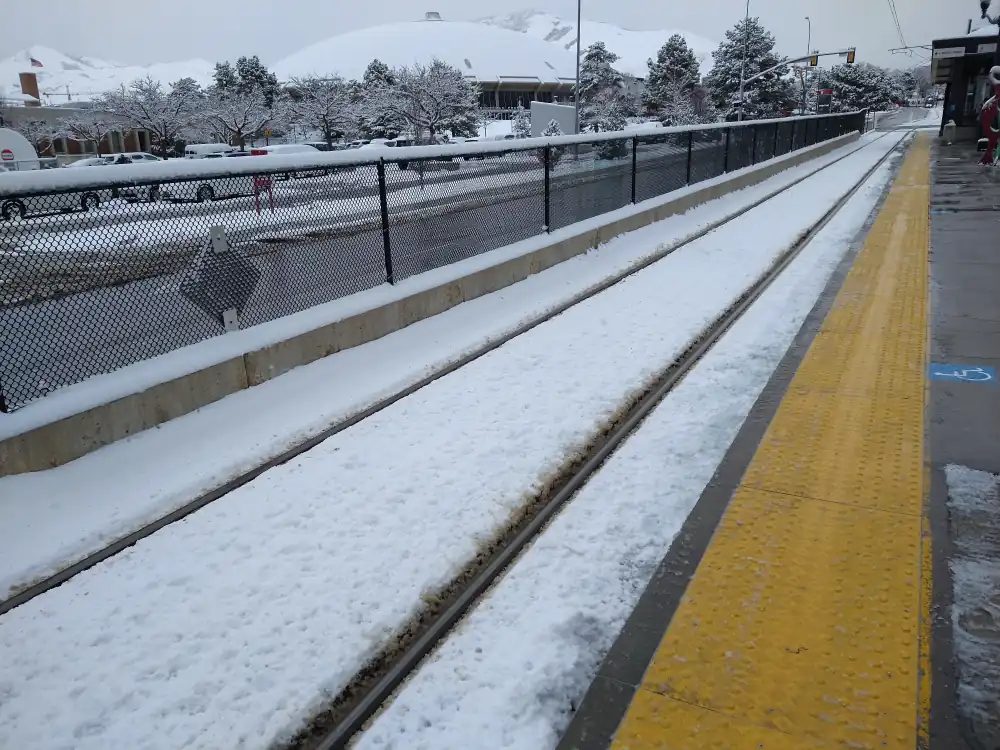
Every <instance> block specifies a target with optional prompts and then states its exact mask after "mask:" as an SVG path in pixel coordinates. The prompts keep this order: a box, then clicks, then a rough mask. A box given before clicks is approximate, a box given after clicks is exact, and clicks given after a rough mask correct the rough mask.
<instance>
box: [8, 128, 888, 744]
mask: <svg viewBox="0 0 1000 750" xmlns="http://www.w3.org/2000/svg"><path fill="white" fill-rule="evenodd" d="M894 140H896V138H895V137H889V138H886V139H884V140H882V141H879V143H878V144H877V145H876V146H874V147H872V148H870V149H865V150H864V151H862V152H860V153H858V154H856V155H854V156H851V157H849V158H848V159H846V160H844V161H843V162H840V163H839V164H836V165H834V166H832V167H830V169H828V170H826V171H825V172H823V174H822V175H819V176H817V177H816V178H814V179H813V181H812V184H813V185H814V189H813V190H812V191H794V192H791V193H786V194H783V195H782V196H781V197H779V198H777V199H775V200H773V201H770V202H769V203H767V204H765V205H764V206H761V207H760V208H759V209H756V210H754V211H753V212H751V213H749V214H746V215H745V216H743V217H740V218H739V219H736V220H734V221H733V222H731V223H730V224H727V225H726V226H725V227H722V228H720V229H719V230H717V231H715V232H712V233H711V234H710V235H707V236H706V237H705V238H702V239H701V240H698V241H695V242H694V243H692V244H690V245H687V246H685V247H683V248H681V249H679V250H678V251H676V252H675V253H673V254H672V255H670V256H669V257H667V258H666V259H664V260H663V261H661V262H659V263H657V264H655V265H654V266H651V267H650V268H648V269H646V270H644V271H642V272H641V273H639V274H636V275H635V276H633V277H631V278H630V279H628V280H626V281H624V282H622V283H621V284H619V285H617V286H615V287H613V288H612V289H610V290H608V291H607V292H605V293H603V294H601V295H598V296H597V297H594V298H592V299H590V300H588V301H586V302H584V303H581V304H580V305H577V306H576V307H574V308H573V309H571V310H570V311H568V312H567V313H565V314H563V315H561V316H559V317H557V318H555V319H553V320H552V321H549V322H548V323H545V324H543V325H541V326H539V327H538V328H536V329H534V330H533V331H531V332H529V333H527V334H524V335H522V336H520V337H518V338H517V339H515V340H514V341H512V342H511V343H509V344H508V345H506V346H504V347H502V348H501V349H499V350H497V351H495V352H493V353H491V354H488V355H486V356H484V357H482V358H481V359H479V360H477V361H476V362H474V363H472V364H471V365H469V366H467V367H465V368H463V369H462V370H460V371H458V372H456V373H453V374H452V375H449V376H447V377H445V378H442V379H441V380H439V381H436V382H435V383H434V384H432V385H430V386H428V387H426V388H424V389H422V390H421V391H419V392H418V393H416V394H414V395H412V396H410V397H408V398H406V399H404V400H402V401H400V402H399V403H397V404H395V405H394V406H392V407H389V408H388V409H385V410H383V411H382V412H380V413H379V414H377V415H375V416H373V417H371V418H369V419H367V420H365V421H364V422H362V423H360V424H358V425H356V426H354V427H352V428H350V429H348V430H346V431H344V432H342V433H340V434H338V435H337V436H335V437H333V438H331V439H329V440H327V441H326V442H325V443H323V444H322V445H321V446H319V447H317V448H316V449H314V450H312V451H310V452H309V453H307V454H305V455H303V456H301V457H299V458H298V459H296V460H294V461H291V462H289V463H287V464H285V465H282V466H280V467H278V468H276V469H274V470H272V471H270V472H268V473H266V474H264V475H263V476H261V477H259V478H258V479H257V480H255V481H254V482H252V483H251V484H249V485H247V486H245V487H243V488H241V489H240V490H237V491H235V492H233V493H231V494H230V495H228V496H226V497H225V498H223V499H222V500H220V501H218V502H216V503H214V504H212V505H210V506H208V507H207V508H205V509H203V510H202V511H200V512H199V513H197V514H195V515H193V516H191V517H189V518H188V519H186V520H185V521H183V522H180V523H177V524H174V525H172V526H170V527H168V528H166V529H164V530H162V531H161V532H159V533H157V534H156V535H154V536H153V537H150V538H149V539H146V540H144V541H142V542H140V543H139V544H137V545H136V546H135V547H133V548H131V549H130V550H128V551H127V552H125V553H123V554H121V555H119V556H118V557H116V558H114V559H112V560H109V561H107V562H106V563H103V564H101V565H100V566H97V567H96V568H94V569H92V570H90V571H88V572H86V573H83V574H81V575H80V576H78V577H76V578H75V579H73V580H72V581H70V582H68V583H67V584H65V585H64V586H62V587H60V588H58V589H56V590H54V591H51V592H49V593H48V594H45V595H43V596H41V597H39V598H37V599H35V600H33V601H31V602H29V603H27V604H25V605H23V606H22V607H19V608H18V609H16V610H14V611H12V612H10V613H8V614H7V615H5V616H4V617H3V618H0V663H3V664H4V669H3V672H2V673H0V695H2V696H3V700H2V702H0V746H5V747H6V746H10V747H19V748H20V747H30V748H32V749H33V750H43V749H44V748H57V747H67V746H72V747H74V748H78V749H79V750H86V749H87V748H102V749H103V748H106V747H133V746H142V747H146V748H164V749H166V748H171V749H172V748H176V747H180V746H192V747H220V746H239V747H244V748H258V747H259V748H264V747H267V746H269V745H270V744H272V743H273V742H275V741H277V740H280V739H282V738H285V737H287V736H288V735H289V734H290V733H291V732H294V731H295V730H296V729H298V728H300V727H301V726H302V725H303V723H304V722H305V721H306V720H307V719H308V717H309V715H310V714H311V713H312V712H313V711H315V710H316V709H317V708H318V707H319V706H321V705H322V704H323V702H324V700H325V699H328V698H329V696H330V695H332V694H335V693H336V692H337V691H338V690H339V689H341V688H342V687H343V686H344V684H345V683H346V682H347V681H348V680H349V679H350V678H351V676H352V675H353V674H354V673H355V672H356V670H357V669H358V668H359V667H360V666H362V665H363V664H364V662H365V661H366V659H367V658H368V657H370V656H371V655H372V654H373V653H374V652H375V651H377V650H378V649H379V648H380V647H381V646H383V645H385V644H386V643H387V642H390V641H391V639H392V637H393V632H394V631H395V630H396V629H397V628H398V627H400V626H401V625H402V624H403V623H404V622H405V621H407V620H408V619H409V618H410V617H412V616H413V615H414V614H415V613H416V612H418V611H420V609H421V606H422V605H421V601H422V599H423V598H424V597H426V596H428V595H433V593H434V592H435V591H436V590H437V589H438V588H439V587H440V586H441V585H442V584H444V583H445V582H447V581H448V580H450V578H451V577H452V576H454V575H455V573H456V572H457V571H459V570H460V569H462V568H463V567H464V566H465V565H466V564H467V562H468V561H469V560H470V558H471V557H472V556H473V555H474V554H475V553H476V551H477V548H478V544H479V543H481V542H482V541H483V540H486V539H489V538H490V537H491V536H492V535H493V534H494V533H495V532H496V531H497V530H498V529H499V528H502V527H503V526H504V525H505V523H506V522H507V520H508V519H509V518H510V516H511V514H512V513H515V512H516V511H517V509H518V508H519V507H520V506H521V505H522V504H523V502H524V501H525V498H526V497H529V496H531V494H532V493H533V492H535V491H537V489H538V488H539V487H540V486H542V485H544V483H545V481H546V478H547V477H548V476H550V475H551V474H552V472H553V471H555V470H557V469H558V468H559V467H560V466H561V465H562V464H563V463H564V462H565V461H566V460H567V459H568V458H570V457H572V456H573V455H575V453H576V452H577V451H578V450H579V448H580V446H581V445H583V444H585V443H586V442H587V440H588V439H589V437H590V436H591V435H593V434H594V431H595V430H596V429H598V427H599V426H600V425H601V424H602V423H603V422H605V421H606V420H607V419H609V418H611V417H612V416H613V415H614V414H615V412H616V410H617V409H618V408H619V406H620V404H621V403H622V402H623V400H624V399H625V398H626V397H627V396H628V395H629V394H630V393H632V392H634V391H635V389H637V388H641V387H642V386H643V384H644V383H645V382H647V381H648V379H649V378H651V377H653V376H655V374H656V373H657V372H658V371H659V370H661V369H662V368H663V367H664V366H666V365H667V364H669V363H670V362H671V361H672V360H673V359H674V358H675V357H676V356H677V355H678V354H679V353H680V352H681V351H683V350H684V349H685V348H686V347H687V346H688V344H689V342H690V341H691V339H692V338H693V337H695V336H697V335H698V334H699V332H700V331H702V330H703V329H704V327H705V326H706V325H708V324H709V323H710V321H711V320H712V319H714V318H715V317H716V316H717V315H718V314H719V313H720V312H721V310H723V309H724V308H726V307H727V306H728V305H729V304H731V302H732V301H733V300H734V299H735V298H736V297H737V296H738V295H739V294H740V293H742V291H743V290H744V289H745V288H746V287H747V286H748V285H749V284H750V283H752V281H753V280H755V279H756V278H757V277H758V276H759V275H760V274H761V273H762V272H763V271H765V270H766V268H767V267H768V266H769V265H770V264H771V262H772V261H773V260H774V258H775V257H776V256H777V255H778V254H780V252H781V251H782V250H783V249H784V248H785V247H787V246H788V245H789V244H790V243H792V242H794V241H795V240H796V239H797V238H798V236H799V235H800V234H801V232H802V230H803V229H804V228H805V227H807V226H808V225H809V224H811V223H812V222H813V221H815V220H816V219H817V218H818V217H819V216H821V215H822V213H823V212H824V211H825V210H826V208H827V207H828V206H829V205H830V204H832V203H833V202H834V201H835V200H836V199H837V198H839V197H840V195H842V194H843V193H844V192H845V191H847V190H848V189H849V188H850V187H851V186H852V185H853V183H854V182H855V181H856V180H857V179H858V177H859V176H860V175H861V174H863V172H864V171H865V170H866V169H867V168H868V167H870V166H871V165H872V164H873V163H874V162H875V161H876V160H877V159H878V158H879V157H881V156H882V155H883V154H884V153H885V150H886V148H888V147H889V146H890V145H891V143H890V142H891V141H894ZM664 227H665V225H664V224H657V225H654V226H651V227H647V228H645V229H643V230H640V231H637V232H634V233H632V234H630V235H627V236H625V237H622V238H619V239H617V240H615V241H613V242H612V243H609V244H608V245H607V246H606V249H607V250H608V251H610V252H615V251H616V250H617V251H619V252H623V253H625V252H629V248H631V249H632V250H631V251H632V252H638V253H642V252H645V253H648V252H650V251H652V249H653V248H654V247H655V246H656V245H657V244H660V243H664V242H669V241H670V240H671V239H674V238H673V237H672V236H671V235H669V234H668V233H667V232H666V231H665V229H664ZM720 269H725V271H724V272H722V271H721V270H720ZM513 293H516V292H513ZM298 399H300V400H307V401H309V406H310V407H311V408H312V407H314V406H315V404H316V400H315V398H314V396H313V394H309V393H307V392H304V391H303V392H300V393H299V394H298ZM289 408H293V407H292V406H291V405H289ZM230 428H231V429H232V430H234V431H238V429H243V425H240V426H239V428H237V427H236V424H233V425H230ZM684 439H685V440H687V437H686V436H685V438H684ZM500 457H502V458H500ZM601 542H602V540H600V539H598V540H595V543H596V544H600V543H601ZM586 544H587V543H586V540H581V542H580V545H581V548H582V547H583V546H584V545H586Z"/></svg>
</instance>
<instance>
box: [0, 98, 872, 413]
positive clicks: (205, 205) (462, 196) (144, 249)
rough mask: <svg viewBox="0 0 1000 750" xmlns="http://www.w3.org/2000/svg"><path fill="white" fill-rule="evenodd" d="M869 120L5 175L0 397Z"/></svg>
mask: <svg viewBox="0 0 1000 750" xmlns="http://www.w3.org/2000/svg"><path fill="white" fill-rule="evenodd" d="M863 129H864V113H854V114H849V115H829V116H823V117H815V118H801V119H795V120H781V121H777V122H761V123H745V124H736V123H732V124H729V125H720V126H718V127H712V128H696V129H690V130H682V131H677V130H674V129H671V130H668V131H667V132H664V133H662V134H660V133H656V132H653V133H649V134H647V133H642V134H636V135H632V136H629V137H625V138H618V139H603V140H597V139H595V140H592V141H583V139H580V138H577V139H566V140H572V141H574V142H573V143H572V144H569V145H548V146H544V147H538V146H533V145H531V142H530V141H507V142H504V145H503V146H502V147H500V148H494V149H493V150H487V149H483V151H482V152H473V151H469V149H468V148H464V149H452V150H451V151H448V150H445V152H446V153H445V152H442V151H441V150H440V149H438V150H435V151H434V154H435V155H434V156H433V157H426V158H423V157H421V158H412V157H411V158H402V156H400V155H397V154H391V152H388V151H380V152H377V153H376V155H375V156H374V157H373V158H372V159H370V160H365V159H364V154H362V153H357V154H356V155H357V157H358V158H356V159H354V161H353V162H351V163H343V164H342V163H339V162H336V163H332V164H331V163H329V161H330V160H326V161H325V162H324V160H323V159H317V160H315V164H312V163H310V164H309V165H308V166H307V167H301V166H296V168H295V169H294V170H292V171H281V170H277V171H276V170H275V169H272V168H265V165H267V164H269V163H270V162H265V161H264V160H260V163H261V169H260V171H259V172H257V171H254V172H252V173H245V172H246V170H244V173H241V174H233V173H231V172H227V170H226V169H225V168H220V169H219V170H217V171H213V172H212V173H211V175H210V176H202V177H198V178H184V179H176V180H171V181H170V182H165V181H159V182H153V181H150V180H145V181H141V180H136V179H133V180H129V179H128V170H129V169H134V167H130V166H126V165H122V166H120V167H119V166H116V167H108V168H106V169H121V170H122V171H123V175H122V179H121V180H120V181H114V182H108V180H103V181H97V182H100V184H99V186H97V187H91V188H79V189H72V190H69V189H62V190H50V191H48V192H38V191H36V192H32V193H29V192H21V193H17V192H13V191H9V190H7V191H5V190H4V180H5V176H3V175H0V219H2V220H0V410H2V411H13V410H15V409H17V408H20V407H22V406H24V405H25V404H28V403H30V402H31V401H34V400H36V399H39V398H41V397H43V396H45V395H46V394H48V393H50V392H52V391H53V390H55V389H58V388H62V387H65V386H68V385H72V384H74V383H78V382H81V381H83V380H86V379H87V378H90V377H93V376H95V375H100V374H103V373H108V372H111V371H114V370H117V369H119V368H122V367H124V366H126V365H128V364H131V363H134V362H138V361H141V360H146V359H150V358H152V357H156V356H158V355H162V354H166V353H167V352H171V351H173V350H175V349H178V348H181V347H184V346H187V345H189V344H193V343H196V342H199V341H202V340H205V339H208V338H210V337H213V336H217V335H219V334H221V333H224V332H226V331H227V330H234V329H236V328H240V327H243V328H245V327H248V326H254V325H258V324H260V323H265V322H267V321H271V320H275V319H277V318H281V317H283V316H287V315H291V314H293V313H297V312H300V311H302V310H305V309H308V308H310V307H314V306H316V305H319V304H322V303H324V302H329V301H331V300H335V299H338V298H340V297H344V296H346V295H349V294H353V293H355V292H359V291H362V290H365V289H371V288H373V287H376V286H379V285H381V284H384V283H386V282H388V283H396V282H398V281H400V280H402V279H406V278H408V277H410V276H413V275H415V274H420V273H423V272H426V271H429V270H432V269H435V268H439V267H441V266H444V265H448V264H451V263H455V262H457V261H460V260H462V259H465V258H470V257H472V256H475V255H478V254H481V253H484V252H488V251H490V250H493V249H496V248H499V247H503V246H505V245H509V244H511V243H514V242H518V241H519V240H523V239H526V238H528V237H532V236H535V235H538V234H540V233H544V232H550V231H553V230H555V229H559V228H561V227H566V226H569V225H571V224H574V223H576V222H579V221H582V220H584V219H588V218H592V217H594V216H598V215H600V214H603V213H607V212H609V211H614V210H615V209H619V208H622V207H624V206H627V205H629V204H631V203H636V202H641V201H644V200H648V199H650V198H655V197H657V196H661V195H664V194H666V193H669V192H671V191H674V190H677V189H679V188H682V187H684V186H686V185H690V184H694V183H697V182H702V181H704V180H708V179H711V178H713V177H717V176H719V175H721V174H723V173H725V172H731V171H733V170H736V169H741V168H744V167H748V166H751V165H753V164H756V163H758V162H760V161H763V160H766V159H770V158H773V157H775V156H781V155H783V154H786V153H789V152H790V151H794V150H797V149H800V148H804V147H806V146H808V145H812V144H814V143H818V142H820V141H824V140H828V139H831V138H835V137H837V136H840V135H844V134H846V133H849V132H852V131H857V130H863ZM563 142H565V141H560V142H559V143H560V144H561V143H563ZM508 145H509V148H508ZM501 148H502V150H501ZM458 151H461V153H457V152H458ZM453 152H456V153H453ZM413 153H414V151H412V150H410V151H408V152H407V154H409V155H412V154H413ZM378 154H381V155H383V156H384V158H382V159H379V158H377V156H378ZM387 154H391V155H387ZM324 156H327V155H324ZM393 157H395V158H393ZM225 161H226V162H232V161H234V160H231V159H228V158H227V159H225ZM238 161H239V163H246V162H245V161H244V160H242V159H240V160H238ZM341 161H344V160H343V159H342V160H341ZM256 163H257V162H256V160H255V161H254V166H256ZM220 166H221V165H220ZM83 169H90V168H89V167H83V168H80V169H79V170H73V171H74V172H78V171H82V170H83ZM144 169H147V170H148V167H147V168H144ZM63 171H64V170H59V172H63ZM202 171H204V170H202ZM59 172H46V173H45V174H46V175H58V174H59ZM144 174H148V172H145V173H144ZM213 228H217V229H213Z"/></svg>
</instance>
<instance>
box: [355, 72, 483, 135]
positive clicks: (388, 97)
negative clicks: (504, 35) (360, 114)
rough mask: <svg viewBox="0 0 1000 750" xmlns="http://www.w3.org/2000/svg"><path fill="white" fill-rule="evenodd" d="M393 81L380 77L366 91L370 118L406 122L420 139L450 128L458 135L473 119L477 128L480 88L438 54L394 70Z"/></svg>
mask: <svg viewBox="0 0 1000 750" xmlns="http://www.w3.org/2000/svg"><path fill="white" fill-rule="evenodd" d="M392 75H393V79H394V81H395V82H394V83H387V82H385V81H381V82H379V83H377V84H376V85H375V86H374V88H373V89H372V90H371V91H365V92H364V94H365V97H366V99H365V101H364V102H363V106H364V109H365V111H366V113H367V117H366V121H368V122H398V121H402V122H405V123H406V124H407V125H408V126H409V128H410V129H411V130H412V131H413V134H414V137H415V138H417V139H418V140H421V139H425V138H428V139H430V140H433V139H434V136H435V135H437V134H439V133H442V132H444V131H445V130H451V131H452V132H453V133H454V134H456V135H458V134H460V133H459V132H456V130H458V131H460V132H461V133H464V132H466V131H467V130H468V129H469V128H470V127H472V125H473V123H474V124H475V127H474V128H473V130H472V132H473V133H475V132H477V131H478V121H477V118H478V110H479V91H478V89H477V87H476V86H475V85H474V84H472V83H470V82H469V81H467V80H466V79H465V77H464V76H463V75H462V72H461V71H460V70H459V69H458V68H455V67H452V66H451V65H448V64H447V63H445V62H442V61H441V60H439V59H437V58H435V59H434V60H433V61H432V62H431V63H430V65H423V64H421V63H416V64H414V65H412V66H409V67H402V68H398V69H396V70H394V71H392Z"/></svg>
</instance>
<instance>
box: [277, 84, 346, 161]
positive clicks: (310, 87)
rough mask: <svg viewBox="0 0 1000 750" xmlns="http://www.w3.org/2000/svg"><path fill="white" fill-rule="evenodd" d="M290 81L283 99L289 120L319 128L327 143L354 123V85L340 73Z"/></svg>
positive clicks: (305, 126) (311, 128) (317, 129)
mask: <svg viewBox="0 0 1000 750" xmlns="http://www.w3.org/2000/svg"><path fill="white" fill-rule="evenodd" d="M289 84H290V86H289V89H290V92H289V96H288V97H286V98H285V99H284V100H283V110H284V111H285V112H286V113H287V119H288V121H289V122H292V123H295V124H296V125H301V126H302V127H304V128H306V129H308V130H315V131H317V132H319V133H320V134H322V136H323V140H325V141H326V143H327V145H328V146H329V145H331V144H332V143H333V140H334V139H335V138H339V137H341V136H342V135H343V134H344V133H346V132H348V131H350V130H351V129H352V128H353V127H354V124H355V121H356V115H355V112H354V102H353V101H352V99H353V97H352V92H351V87H350V85H349V84H348V83H347V82H346V81H345V80H344V79H343V78H341V77H340V76H323V77H319V76H306V77H304V78H293V79H291V81H290V82H289Z"/></svg>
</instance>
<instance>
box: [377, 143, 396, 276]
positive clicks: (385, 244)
mask: <svg viewBox="0 0 1000 750" xmlns="http://www.w3.org/2000/svg"><path fill="white" fill-rule="evenodd" d="M377 169H378V200H379V203H380V204H381V206H382V248H383V250H385V279H386V281H388V282H389V283H390V284H395V283H396V277H395V274H394V273H393V271H392V246H391V245H390V244H389V199H388V197H387V196H386V190H385V159H379V160H378V165H377Z"/></svg>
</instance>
